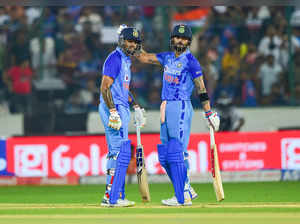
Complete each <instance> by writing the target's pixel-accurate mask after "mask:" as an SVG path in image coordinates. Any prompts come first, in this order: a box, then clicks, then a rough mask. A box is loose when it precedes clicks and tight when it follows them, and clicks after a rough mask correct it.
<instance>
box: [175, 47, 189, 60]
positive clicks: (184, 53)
mask: <svg viewBox="0 0 300 224" xmlns="http://www.w3.org/2000/svg"><path fill="white" fill-rule="evenodd" d="M189 53H190V49H186V50H185V52H183V53H182V54H181V55H179V57H177V58H176V57H175V52H174V51H173V56H174V58H175V59H180V58H182V57H184V56H185V55H187V54H189Z"/></svg>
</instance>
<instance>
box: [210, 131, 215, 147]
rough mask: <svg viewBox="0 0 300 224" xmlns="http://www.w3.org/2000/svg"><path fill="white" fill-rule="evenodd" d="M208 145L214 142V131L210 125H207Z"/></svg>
mask: <svg viewBox="0 0 300 224" xmlns="http://www.w3.org/2000/svg"><path fill="white" fill-rule="evenodd" d="M209 136H210V146H211V147H212V146H214V145H215V144H216V143H215V132H214V129H213V127H212V126H209Z"/></svg>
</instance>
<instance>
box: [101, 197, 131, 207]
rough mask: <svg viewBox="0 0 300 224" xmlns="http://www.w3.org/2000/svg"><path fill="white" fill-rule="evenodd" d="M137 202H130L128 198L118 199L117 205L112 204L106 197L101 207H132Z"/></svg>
mask: <svg viewBox="0 0 300 224" xmlns="http://www.w3.org/2000/svg"><path fill="white" fill-rule="evenodd" d="M134 205H135V202H134V201H129V200H127V199H126V198H125V199H121V198H120V199H118V200H117V203H116V204H111V203H110V202H109V199H108V198H107V197H106V195H104V197H103V199H102V202H101V206H103V207H131V206H134Z"/></svg>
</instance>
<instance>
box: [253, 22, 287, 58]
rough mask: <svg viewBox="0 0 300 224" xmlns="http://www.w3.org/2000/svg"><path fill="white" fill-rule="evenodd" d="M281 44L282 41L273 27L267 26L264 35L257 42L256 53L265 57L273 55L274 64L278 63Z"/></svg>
mask: <svg viewBox="0 0 300 224" xmlns="http://www.w3.org/2000/svg"><path fill="white" fill-rule="evenodd" d="M281 43H282V39H281V38H280V37H279V36H277V35H276V30H275V27H274V26H273V25H269V26H268V28H267V32H266V35H265V36H264V37H263V38H262V39H261V41H260V42H259V46H258V52H259V53H260V54H262V55H264V56H265V57H266V56H268V55H273V56H274V60H275V63H279V55H280V46H281Z"/></svg>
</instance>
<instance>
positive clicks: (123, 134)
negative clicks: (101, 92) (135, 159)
mask: <svg viewBox="0 0 300 224" xmlns="http://www.w3.org/2000/svg"><path fill="white" fill-rule="evenodd" d="M116 109H117V111H118V113H119V115H120V117H121V121H122V126H121V128H120V130H118V131H117V130H115V129H112V128H110V127H108V121H109V115H110V113H109V109H108V107H107V106H106V104H105V103H100V104H99V114H100V118H101V120H102V123H103V126H104V130H105V138H106V143H107V145H108V155H107V164H106V169H107V175H106V190H105V194H106V196H107V197H108V195H109V192H110V189H111V186H112V181H113V176H114V171H115V168H116V167H117V157H118V154H119V152H120V147H121V143H122V141H124V140H128V124H129V121H130V110H129V108H128V107H125V106H123V105H116ZM124 189H125V183H123V186H122V195H121V197H122V198H123V199H124V198H125V190H124Z"/></svg>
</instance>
